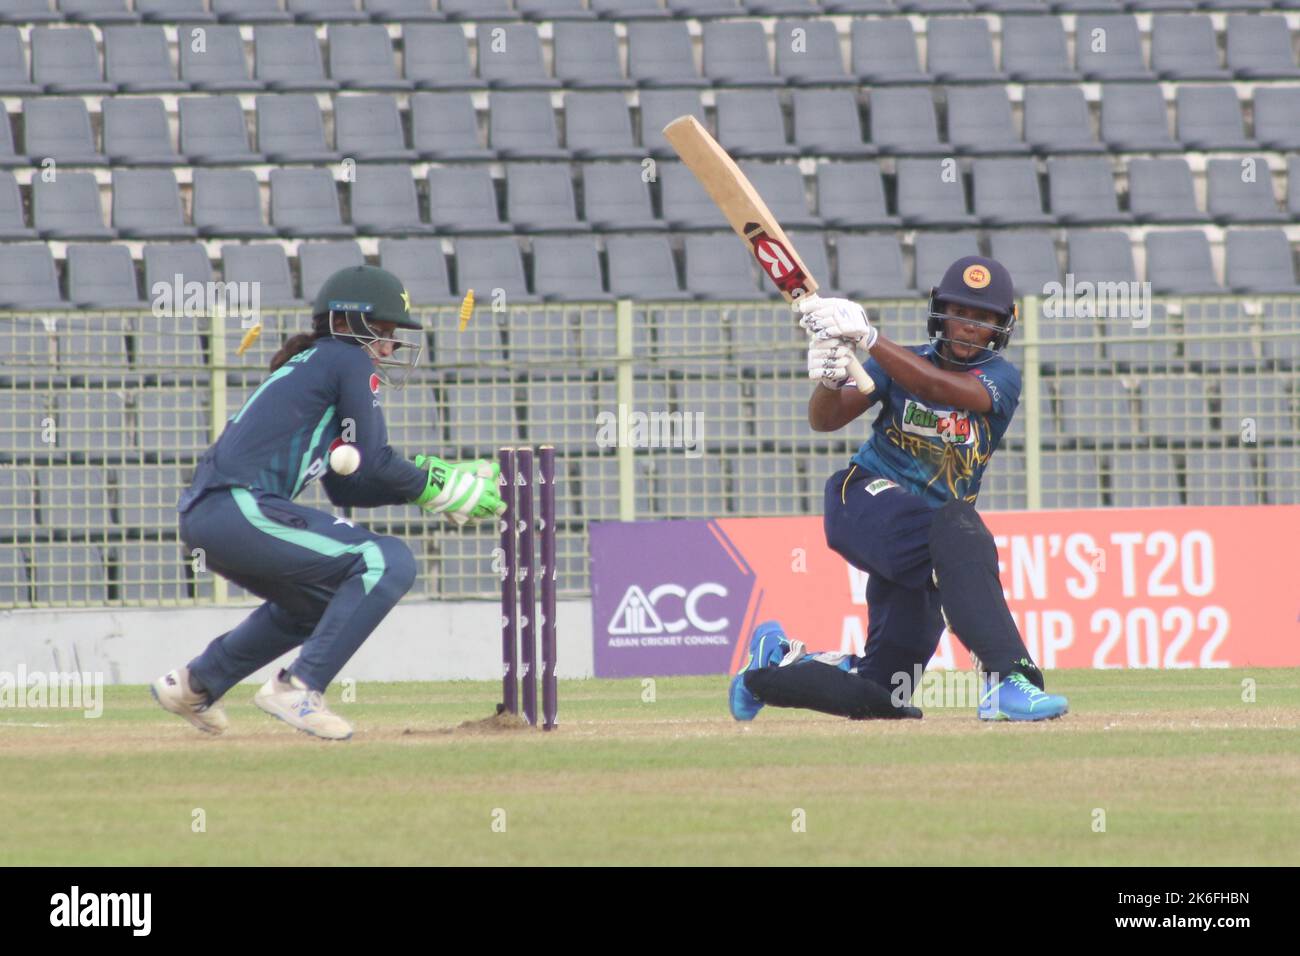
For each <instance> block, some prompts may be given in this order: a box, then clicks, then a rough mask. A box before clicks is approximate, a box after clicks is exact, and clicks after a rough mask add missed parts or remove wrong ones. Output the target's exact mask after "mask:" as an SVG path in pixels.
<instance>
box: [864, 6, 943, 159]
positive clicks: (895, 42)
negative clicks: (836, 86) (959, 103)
mask: <svg viewBox="0 0 1300 956" xmlns="http://www.w3.org/2000/svg"><path fill="white" fill-rule="evenodd" d="M849 35H850V36H851V37H852V40H853V56H852V61H851V65H850V72H851V73H853V75H854V76H856V77H857V78H858V81H859V82H861V83H864V84H869V85H871V86H888V85H891V84H920V83H932V82H934V77H932V76H931V75H930V74H929V73H926V72H925V71H924V70H922V69H921V60H920V58H919V57H918V56H917V53H916V34H915V33H914V32H913V30H912V24H911V23H909V22H908V21H907V19H906V18H905V17H897V18H889V19H880V20H854V21H853V25H852V26H851V27H850V28H849ZM872 138H873V139H874V136H873V137H872Z"/></svg>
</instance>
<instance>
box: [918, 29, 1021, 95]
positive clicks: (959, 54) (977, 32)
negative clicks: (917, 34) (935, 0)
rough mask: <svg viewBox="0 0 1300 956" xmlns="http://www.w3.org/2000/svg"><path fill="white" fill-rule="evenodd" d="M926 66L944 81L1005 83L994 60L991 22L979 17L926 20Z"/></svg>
mask: <svg viewBox="0 0 1300 956" xmlns="http://www.w3.org/2000/svg"><path fill="white" fill-rule="evenodd" d="M925 44H926V55H925V65H926V69H927V70H929V72H930V73H931V74H932V75H933V76H934V78H935V79H936V80H937V81H939V82H940V83H1005V82H1006V81H1007V75H1006V74H1005V73H1003V72H1002V71H1001V70H999V69H998V68H997V64H996V62H994V59H993V38H992V37H991V36H990V35H989V27H988V23H987V22H986V21H984V20H983V19H981V18H979V17H935V18H932V19H929V20H927V21H926V27H925Z"/></svg>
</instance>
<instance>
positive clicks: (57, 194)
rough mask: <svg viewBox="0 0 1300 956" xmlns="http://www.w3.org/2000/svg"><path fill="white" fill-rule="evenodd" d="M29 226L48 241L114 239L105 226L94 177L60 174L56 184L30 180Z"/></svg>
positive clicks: (91, 175) (97, 186)
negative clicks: (30, 215) (30, 217)
mask: <svg viewBox="0 0 1300 956" xmlns="http://www.w3.org/2000/svg"><path fill="white" fill-rule="evenodd" d="M32 225H34V226H35V227H36V231H37V232H38V233H40V235H41V238H42V239H45V240H47V241H49V240H59V239H112V238H113V236H114V231H113V230H112V229H110V228H108V227H107V226H105V225H104V211H103V207H102V206H101V204H100V199H99V183H97V182H96V181H95V176H94V174H93V173H61V174H60V175H59V178H58V180H57V181H56V182H50V181H48V180H45V179H41V178H39V177H38V178H35V179H33V180H32Z"/></svg>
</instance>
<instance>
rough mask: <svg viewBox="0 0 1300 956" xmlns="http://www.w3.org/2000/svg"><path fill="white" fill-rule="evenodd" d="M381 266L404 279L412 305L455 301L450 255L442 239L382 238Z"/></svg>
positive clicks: (440, 303) (380, 246)
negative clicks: (452, 289)
mask: <svg viewBox="0 0 1300 956" xmlns="http://www.w3.org/2000/svg"><path fill="white" fill-rule="evenodd" d="M379 265H380V266H381V267H382V268H384V269H387V270H388V271H389V272H391V273H393V275H395V276H397V277H398V278H399V279H401V280H402V285H404V286H405V287H406V291H407V292H408V293H410V296H411V303H412V306H420V305H442V304H445V303H447V302H450V301H451V300H452V294H451V281H450V279H449V278H448V275H447V257H446V256H445V255H443V252H442V240H440V239H381V240H379Z"/></svg>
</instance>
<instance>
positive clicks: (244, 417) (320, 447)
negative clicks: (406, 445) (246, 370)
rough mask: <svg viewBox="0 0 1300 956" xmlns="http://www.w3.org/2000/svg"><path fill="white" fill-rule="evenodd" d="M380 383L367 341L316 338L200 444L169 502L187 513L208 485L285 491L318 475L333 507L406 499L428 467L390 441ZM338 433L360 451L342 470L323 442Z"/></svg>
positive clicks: (286, 494)
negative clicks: (331, 463)
mask: <svg viewBox="0 0 1300 956" xmlns="http://www.w3.org/2000/svg"><path fill="white" fill-rule="evenodd" d="M379 385H380V382H379V376H378V375H376V374H375V369H374V363H373V362H372V361H371V359H370V355H369V353H368V352H366V351H365V349H363V348H361V347H359V346H356V345H350V344H348V343H346V342H341V341H339V340H337V339H333V338H329V337H326V338H322V339H319V340H317V341H316V342H315V343H314V344H313V345H312V347H311V348H308V349H306V350H305V351H302V352H299V353H298V354H297V355H295V356H294V357H293V358H291V359H289V361H287V362H285V363H284V365H282V366H280V368H279V369H277V370H276V371H274V372H272V373H271V374H270V375H269V376H267V378H266V381H264V382H262V384H261V385H260V386H258V388H257V390H256V391H255V392H253V394H252V395H251V396H249V399H248V401H246V402H245V403H244V407H243V408H241V409H240V410H239V411H238V412H237V413H236V414H235V415H233V416H231V418H230V420H229V421H228V422H227V423H226V428H225V430H224V431H223V432H222V433H221V437H220V438H218V439H217V441H216V443H215V444H213V445H212V447H210V448H209V449H208V450H207V451H206V452H204V454H203V458H202V459H201V460H200V461H199V465H198V468H197V469H196V470H195V473H194V480H193V482H191V484H190V487H189V488H188V489H187V490H186V491H185V492H184V494H182V495H181V498H180V502H179V503H178V504H177V510H179V511H186V510H187V509H188V508H189V506H190V505H192V504H193V503H194V502H195V501H197V500H198V499H199V498H200V497H201V496H202V495H203V493H204V492H205V491H208V490H209V489H212V488H230V487H243V488H249V489H251V490H253V491H259V492H264V493H267V494H272V495H278V496H280V497H282V498H288V499H293V498H296V497H297V496H298V494H299V493H300V492H301V491H302V489H303V488H304V487H305V486H306V485H307V483H308V482H310V481H311V480H312V479H313V478H317V477H321V480H322V483H323V485H324V487H325V493H326V494H327V495H328V496H329V499H330V501H332V502H333V503H334V504H335V505H340V506H346V505H351V506H359V507H377V506H379V505H394V504H405V503H407V502H410V501H414V500H415V499H416V498H418V497H419V496H420V493H421V492H422V491H424V486H425V479H426V475H425V472H423V471H421V470H420V469H419V468H416V467H415V465H413V464H412V463H411V462H409V461H406V460H405V459H404V458H402V456H401V455H399V454H398V453H397V452H395V451H394V450H393V449H392V448H391V447H390V446H389V444H388V426H387V424H385V422H384V413H383V410H382V408H381V407H380V404H379ZM345 428H346V433H345ZM340 439H342V440H346V441H349V442H350V443H351V444H353V445H355V446H356V448H357V450H358V451H359V452H360V453H361V466H360V467H359V468H358V469H357V470H356V471H355V472H353V473H352V474H351V475H348V476H347V477H343V476H341V475H337V474H335V473H334V472H331V471H329V467H328V454H329V450H330V448H331V447H332V446H333V445H334V444H335V443H336V441H338V440H340Z"/></svg>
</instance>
